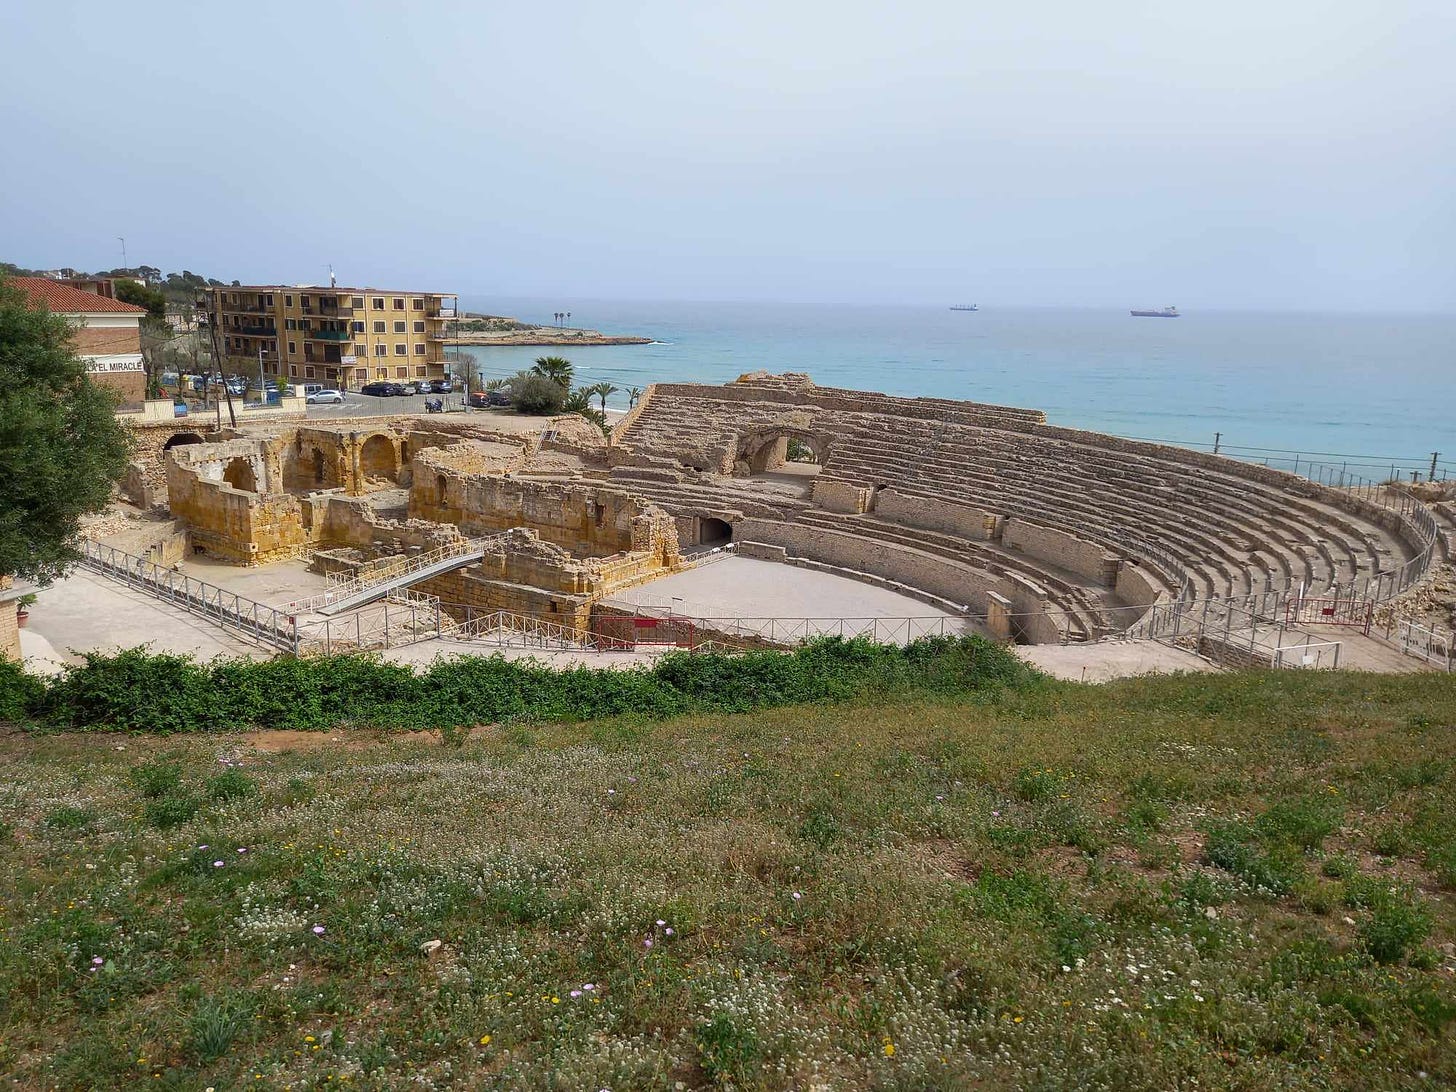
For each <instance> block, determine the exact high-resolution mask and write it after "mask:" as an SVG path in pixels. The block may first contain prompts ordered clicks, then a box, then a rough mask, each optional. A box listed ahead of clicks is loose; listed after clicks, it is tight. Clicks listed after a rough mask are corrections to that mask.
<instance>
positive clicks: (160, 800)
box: [145, 793, 201, 830]
mask: <svg viewBox="0 0 1456 1092" xmlns="http://www.w3.org/2000/svg"><path fill="white" fill-rule="evenodd" d="M199 807H201V804H200V802H199V801H198V799H197V797H195V796H193V795H191V794H190V793H169V794H168V795H166V796H159V797H157V798H156V799H155V800H148V801H147V806H146V809H145V814H146V817H147V822H148V823H151V824H152V826H154V827H158V828H160V829H162V830H167V829H169V828H171V827H180V826H181V825H182V824H183V823H186V822H188V821H190V820H191V819H192V817H193V816H194V815H196V814H197V809H198V808H199Z"/></svg>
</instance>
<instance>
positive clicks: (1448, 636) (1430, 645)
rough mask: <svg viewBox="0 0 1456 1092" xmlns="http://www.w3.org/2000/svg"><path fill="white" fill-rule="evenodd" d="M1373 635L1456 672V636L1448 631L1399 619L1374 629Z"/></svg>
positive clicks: (1416, 656) (1435, 665)
mask: <svg viewBox="0 0 1456 1092" xmlns="http://www.w3.org/2000/svg"><path fill="white" fill-rule="evenodd" d="M1370 636H1372V637H1374V638H1376V639H1377V640H1380V641H1383V642H1384V643H1386V644H1388V645H1391V646H1392V647H1394V648H1398V649H1400V651H1401V652H1403V653H1405V654H1406V655H1407V656H1410V657H1413V658H1414V659H1417V660H1423V661H1425V662H1426V663H1428V664H1430V665H1431V666H1432V667H1439V668H1440V669H1441V670H1443V671H1445V672H1447V673H1448V674H1450V673H1453V672H1456V633H1453V632H1452V631H1451V630H1449V629H1437V628H1436V627H1435V626H1428V625H1425V624H1424V623H1421V622H1417V621H1415V620H1414V619H1411V618H1396V619H1394V620H1393V621H1392V622H1391V623H1390V624H1389V625H1387V626H1385V627H1383V628H1378V629H1373V630H1371V633H1370Z"/></svg>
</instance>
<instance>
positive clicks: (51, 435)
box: [0, 280, 131, 583]
mask: <svg viewBox="0 0 1456 1092" xmlns="http://www.w3.org/2000/svg"><path fill="white" fill-rule="evenodd" d="M73 336H74V331H73V330H72V328H71V325H70V323H69V322H68V321H67V320H66V319H64V318H61V317H59V316H56V315H52V314H51V313H50V312H49V311H47V310H46V309H45V308H43V307H38V308H32V307H31V306H30V305H29V303H28V302H27V301H26V298H25V295H24V294H23V293H22V292H21V291H20V290H19V289H18V288H16V287H14V286H13V285H11V284H8V283H7V282H5V281H3V280H0V421H3V422H4V423H5V426H4V428H0V573H10V574H13V575H15V576H20V577H24V578H26V579H28V580H36V581H39V582H41V583H48V582H49V581H51V580H52V579H54V578H55V577H56V576H59V575H60V574H61V573H62V572H64V571H65V569H66V567H67V566H68V565H70V564H71V563H72V562H74V561H75V560H76V559H77V558H78V557H79V556H80V552H79V551H78V550H77V549H76V547H75V545H74V544H73V543H74V540H75V537H76V535H77V532H78V531H79V529H80V520H81V517H82V516H83V515H86V514H87V513H90V512H99V511H101V510H102V509H103V508H105V507H106V504H107V502H108V501H109V500H110V499H111V487H112V486H113V485H114V484H115V483H116V482H117V481H118V480H119V479H120V478H121V476H122V474H123V473H125V471H126V461H127V455H128V453H129V451H130V449H131V440H130V437H129V435H128V434H127V431H126V429H125V428H124V427H123V426H122V425H120V424H119V423H118V422H117V420H116V417H115V415H114V412H113V411H114V409H115V405H116V402H115V398H114V396H113V395H112V393H111V392H110V391H108V390H106V389H105V388H103V387H100V386H97V385H96V384H95V383H93V382H91V379H90V377H88V376H87V374H86V365H85V364H84V363H83V362H82V361H81V359H80V357H78V356H77V355H76V350H75V346H74V343H73Z"/></svg>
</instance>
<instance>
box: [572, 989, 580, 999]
mask: <svg viewBox="0 0 1456 1092" xmlns="http://www.w3.org/2000/svg"><path fill="white" fill-rule="evenodd" d="M571 996H572V997H580V996H581V991H580V990H572V991H571Z"/></svg>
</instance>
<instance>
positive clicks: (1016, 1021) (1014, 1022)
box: [1012, 1016, 1026, 1024]
mask: <svg viewBox="0 0 1456 1092" xmlns="http://www.w3.org/2000/svg"><path fill="white" fill-rule="evenodd" d="M1025 1019H1026V1017H1025V1016H1018V1017H1017V1018H1016V1019H1015V1020H1013V1021H1012V1023H1013V1024H1019V1023H1021V1021H1023V1020H1025Z"/></svg>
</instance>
